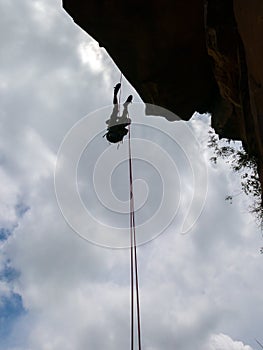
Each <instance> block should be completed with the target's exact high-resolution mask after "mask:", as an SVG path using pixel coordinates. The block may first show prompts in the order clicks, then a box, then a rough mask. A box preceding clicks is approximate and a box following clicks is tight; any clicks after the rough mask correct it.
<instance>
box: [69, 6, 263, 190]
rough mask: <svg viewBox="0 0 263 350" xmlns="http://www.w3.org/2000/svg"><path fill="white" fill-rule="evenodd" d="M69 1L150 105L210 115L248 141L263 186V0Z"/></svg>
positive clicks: (220, 129)
mask: <svg viewBox="0 0 263 350" xmlns="http://www.w3.org/2000/svg"><path fill="white" fill-rule="evenodd" d="M63 6H64V8H65V10H66V11H67V12H68V13H69V15H70V16H72V18H73V20H74V21H75V22H76V23H77V24H78V25H79V26H80V27H81V28H83V29H84V30H85V31H86V32H87V33H89V34H90V35H91V36H92V37H93V38H94V39H96V40H97V41H98V42H99V44H100V45H101V46H103V47H105V49H106V50H107V51H108V53H109V54H110V56H111V57H112V58H113V60H114V61H115V63H116V64H117V66H118V67H119V68H120V70H121V71H122V72H123V73H124V75H125V76H126V77H127V79H128V80H129V81H130V82H131V84H132V85H133V86H134V87H135V88H136V90H137V91H138V93H139V94H140V96H141V97H142V99H143V100H144V101H145V102H147V103H151V104H157V105H159V106H162V107H165V108H167V109H168V110H171V111H172V112H174V113H175V114H177V115H178V116H179V117H180V118H182V119H185V120H188V119H189V118H190V117H191V116H192V114H193V113H194V112H195V111H198V112H200V113H203V112H211V114H212V125H213V127H214V128H215V130H216V132H217V133H218V134H219V136H220V137H225V138H231V139H235V140H241V141H242V142H243V144H244V147H245V148H246V150H247V151H248V152H249V153H250V154H251V155H254V156H256V157H257V159H258V169H259V175H260V179H261V183H262V184H263V163H262V159H263V143H262V140H263V68H262V67H263V65H262V63H263V1H262V0H249V1H248V0H186V1H185V0H163V1H161V2H160V1H157V0H145V1H143V2H142V1H139V0H126V1H122V0H111V1H110V0H90V1H88V2H87V1H84V0H63ZM146 113H147V111H146ZM166 117H167V116H166Z"/></svg>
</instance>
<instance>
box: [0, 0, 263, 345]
mask: <svg viewBox="0 0 263 350" xmlns="http://www.w3.org/2000/svg"><path fill="white" fill-rule="evenodd" d="M0 8H1V13H2V20H1V23H0V26H1V30H0V37H1V39H0V40H1V48H2V50H1V56H0V62H1V64H0V96H1V97H0V99H1V108H0V113H1V118H0V123H1V124H0V128H1V139H0V183H1V186H0V193H1V202H0V350H39V349H40V350H60V349H64V350H73V349H74V350H84V349H94V350H102V349H105V348H107V349H109V350H111V349H115V350H116V349H123V348H128V347H129V330H130V325H129V322H130V315H129V312H130V309H129V307H130V295H129V293H130V287H129V284H130V280H129V250H128V249H127V246H128V245H129V242H128V238H127V237H128V233H127V232H128V224H129V215H128V196H129V192H128V191H129V188H128V170H127V169H128V168H127V166H128V165H127V140H126V141H124V143H123V144H120V145H119V148H118V149H117V147H116V145H111V146H110V145H109V144H108V143H107V141H106V140H105V138H103V137H102V136H103V134H104V133H105V130H106V124H105V121H106V120H107V119H108V118H109V116H110V113H111V110H112V105H111V104H112V92H113V87H114V86H115V84H116V83H117V82H118V81H119V80H120V71H119V70H118V68H117V67H116V66H115V64H114V62H113V61H112V59H111V58H110V57H109V56H108V55H107V52H106V50H105V49H103V48H100V47H99V46H98V44H97V43H96V41H94V40H93V39H92V38H91V37H90V36H89V35H88V34H87V33H85V32H84V31H82V30H81V29H80V28H79V27H78V26H76V25H75V24H74V22H73V21H72V19H71V18H70V17H69V16H68V15H67V13H66V12H65V11H63V9H62V6H61V1H57V0H38V1H35V0H24V1H20V0H11V1H10V0H0ZM129 94H133V96H134V102H133V103H132V104H131V106H129V112H130V116H131V118H132V120H133V123H132V126H131V133H132V151H133V157H134V162H133V166H134V180H135V182H134V188H135V191H134V194H135V205H136V222H137V226H138V227H137V237H138V242H139V244H140V246H139V247H138V260H139V283H140V298H141V325H142V346H143V349H145V350H161V349H162V350H163V349H167V350H172V349H173V350H174V349H180V350H190V349H193V348H195V349H196V350H252V349H253V350H256V349H259V348H260V347H259V345H258V344H257V342H256V341H255V339H257V340H259V341H261V342H262V343H263V336H262V323H263V322H262V321H263V312H262V311H263V310H262V308H263V307H262V305H263V296H262V292H261V291H262V287H263V281H262V278H261V276H262V272H263V261H262V259H263V257H262V255H261V254H260V247H261V246H262V233H261V231H260V229H259V228H258V226H257V224H256V222H255V219H254V218H253V216H252V215H251V214H250V213H249V212H248V210H247V208H248V206H249V205H250V204H251V201H250V199H248V198H247V197H246V196H245V195H243V194H240V195H238V196H236V197H234V200H233V203H232V204H230V203H229V202H227V201H225V197H226V196H227V195H229V194H235V193H239V191H240V176H239V175H238V174H233V173H232V171H231V169H230V168H229V165H228V164H226V163H225V162H224V161H221V160H219V161H218V163H217V164H216V165H215V164H212V163H211V162H210V160H209V159H210V157H211V156H212V153H211V150H210V149H208V148H207V142H208V137H209V134H208V132H209V130H210V126H209V125H210V116H209V115H207V114H206V115H199V114H194V116H193V117H192V119H191V120H190V121H189V122H187V123H186V122H182V121H177V122H174V123H170V122H168V121H166V120H165V119H164V118H161V117H156V116H155V117H153V116H145V115H144V105H143V104H142V101H141V99H140V97H139V96H138V94H137V93H136V91H134V89H133V87H132V86H131V85H130V84H129V83H128V82H127V80H126V79H125V77H123V80H122V89H121V99H125V98H126V97H127V96H128V95H129ZM160 114H161V111H160Z"/></svg>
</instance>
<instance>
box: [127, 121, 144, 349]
mask: <svg viewBox="0 0 263 350" xmlns="http://www.w3.org/2000/svg"><path fill="white" fill-rule="evenodd" d="M128 140H129V142H128V144H129V178H130V245H131V248H130V249H131V250H130V252H131V254H130V255H131V350H133V349H134V277H135V292H136V310H137V331H138V348H139V350H141V321H140V298H139V279H138V263H137V248H136V231H135V214H134V196H133V174H132V152H131V128H130V126H129V138H128Z"/></svg>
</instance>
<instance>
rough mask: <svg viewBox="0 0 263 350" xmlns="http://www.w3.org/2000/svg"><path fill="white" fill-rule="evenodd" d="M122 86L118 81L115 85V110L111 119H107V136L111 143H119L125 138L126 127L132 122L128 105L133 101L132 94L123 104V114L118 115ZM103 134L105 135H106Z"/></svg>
mask: <svg viewBox="0 0 263 350" xmlns="http://www.w3.org/2000/svg"><path fill="white" fill-rule="evenodd" d="M120 88H121V83H118V84H117V85H116V86H115V87H114V92H113V110H112V114H111V116H110V119H108V120H107V121H106V124H107V125H108V128H107V133H106V134H105V135H104V136H106V138H107V140H108V141H109V142H110V143H118V142H120V141H122V140H123V138H124V136H126V135H127V134H128V129H126V127H127V126H128V125H130V124H131V119H130V118H129V116H128V105H129V104H130V103H131V102H132V99H133V97H132V95H130V96H128V98H127V100H126V101H125V102H124V104H123V107H124V108H123V112H122V116H119V115H118V112H119V109H118V92H119V90H120ZM104 136H103V137H104Z"/></svg>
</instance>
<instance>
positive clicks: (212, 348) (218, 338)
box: [207, 334, 252, 350]
mask: <svg viewBox="0 0 263 350" xmlns="http://www.w3.org/2000/svg"><path fill="white" fill-rule="evenodd" d="M207 350H252V348H251V347H250V346H249V345H245V344H244V343H243V342H242V341H234V340H233V339H231V338H230V337H229V336H228V335H226V334H216V335H213V336H211V339H210V344H209V346H208V348H207Z"/></svg>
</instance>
